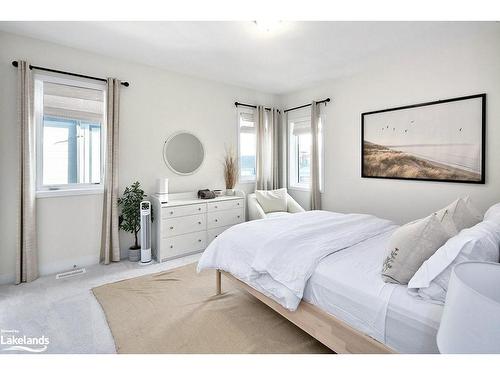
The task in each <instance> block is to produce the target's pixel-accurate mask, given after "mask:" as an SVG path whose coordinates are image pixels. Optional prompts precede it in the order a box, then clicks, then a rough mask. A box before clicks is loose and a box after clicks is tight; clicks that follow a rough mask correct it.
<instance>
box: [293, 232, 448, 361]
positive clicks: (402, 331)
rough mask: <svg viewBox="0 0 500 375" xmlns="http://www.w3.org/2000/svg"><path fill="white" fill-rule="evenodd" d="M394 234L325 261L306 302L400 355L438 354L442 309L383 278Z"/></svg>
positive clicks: (311, 283) (312, 281) (310, 284)
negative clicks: (381, 275)
mask: <svg viewBox="0 0 500 375" xmlns="http://www.w3.org/2000/svg"><path fill="white" fill-rule="evenodd" d="M391 234H392V231H391V232H388V233H384V234H382V235H379V236H376V237H373V238H371V239H369V240H366V241H364V242H361V243H359V244H357V245H355V246H352V247H350V248H348V249H345V250H343V251H341V252H338V253H335V254H332V255H330V256H328V257H326V258H324V259H323V260H322V261H321V262H320V264H319V265H318V267H317V268H316V270H315V272H314V273H313V275H312V276H311V278H310V279H309V281H308V283H307V286H306V289H305V291H304V296H303V299H304V300H305V301H307V302H309V303H312V304H314V305H316V306H318V307H320V308H321V309H323V310H325V311H326V312H328V313H330V314H332V315H334V316H335V317H337V318H339V319H341V320H343V321H344V322H346V323H347V324H349V325H350V326H351V327H353V328H355V329H357V330H359V331H361V332H363V333H365V334H367V335H369V336H371V337H373V338H375V339H377V340H379V341H380V342H383V343H384V344H386V345H387V346H389V347H390V348H392V349H394V350H395V351H396V352H399V353H437V352H438V349H437V346H436V334H437V330H438V328H439V321H440V318H441V314H442V309H443V307H442V306H441V305H437V304H432V303H429V302H426V301H423V300H420V299H418V298H417V297H414V296H411V295H409V294H408V292H407V288H406V286H403V285H395V284H387V283H384V282H383V281H382V278H381V277H380V272H381V267H382V261H383V257H384V254H385V249H386V244H387V241H388V239H389V237H390V235H391Z"/></svg>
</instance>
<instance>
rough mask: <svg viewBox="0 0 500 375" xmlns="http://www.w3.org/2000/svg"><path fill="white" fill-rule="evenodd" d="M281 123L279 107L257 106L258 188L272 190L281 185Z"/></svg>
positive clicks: (256, 186) (256, 184) (256, 182)
mask: <svg viewBox="0 0 500 375" xmlns="http://www.w3.org/2000/svg"><path fill="white" fill-rule="evenodd" d="M280 123H281V116H280V113H279V111H278V110H277V109H275V108H272V109H271V110H270V111H266V109H265V108H264V107H262V106H258V107H257V118H256V122H255V128H256V136H257V153H256V156H257V158H256V165H257V171H256V174H257V176H256V181H255V188H256V189H257V190H272V189H277V188H279V187H280V172H281V169H280V131H279V130H280Z"/></svg>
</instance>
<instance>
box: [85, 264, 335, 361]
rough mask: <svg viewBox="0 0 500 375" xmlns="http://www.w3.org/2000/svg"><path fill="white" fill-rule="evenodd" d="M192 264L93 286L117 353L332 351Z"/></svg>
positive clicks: (212, 274)
mask: <svg viewBox="0 0 500 375" xmlns="http://www.w3.org/2000/svg"><path fill="white" fill-rule="evenodd" d="M195 267H196V265H195V264H190V265H187V266H184V267H180V268H176V269H173V270H168V271H165V272H160V273H156V274H151V275H146V276H141V277H137V278H134V279H128V280H123V281H119V282H116V283H111V284H106V285H103V286H100V287H97V288H94V289H92V291H93V293H94V295H95V297H96V298H97V300H98V301H99V303H100V304H101V306H102V308H103V310H104V313H105V314H106V319H107V321H108V324H109V327H110V329H111V333H112V334H113V337H114V340H115V346H116V351H117V352H118V353H179V354H180V353H308V354H311V353H331V351H330V350H329V349H328V348H327V347H325V346H324V345H322V344H321V343H320V342H318V341H317V340H315V339H314V338H312V337H311V336H309V335H308V334H307V333H305V332H303V331H302V330H300V329H299V328H297V327H296V326H295V325H293V324H292V323H290V322H289V321H288V320H286V319H285V318H283V317H282V316H281V315H279V314H277V313H276V312H274V310H272V309H271V308H269V307H267V306H266V305H264V304H263V303H262V302H260V301H258V300H257V299H256V298H255V297H252V296H251V295H249V294H248V293H246V292H244V291H241V290H239V289H237V288H236V287H235V286H234V285H232V284H231V282H230V281H229V280H227V279H225V278H224V277H223V278H222V287H223V294H221V295H219V296H215V295H214V294H215V271H204V272H202V273H201V274H197V273H196V269H195Z"/></svg>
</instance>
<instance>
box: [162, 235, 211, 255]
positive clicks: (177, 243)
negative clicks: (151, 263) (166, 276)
mask: <svg viewBox="0 0 500 375" xmlns="http://www.w3.org/2000/svg"><path fill="white" fill-rule="evenodd" d="M205 247H207V232H206V231H202V232H195V233H189V234H183V235H181V236H175V237H170V238H166V239H163V240H162V252H161V260H160V261H161V262H163V261H165V260H167V259H169V258H175V257H178V256H181V255H184V254H188V253H192V252H195V251H201V250H203V249H205Z"/></svg>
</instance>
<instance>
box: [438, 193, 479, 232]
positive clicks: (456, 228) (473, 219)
mask: <svg viewBox="0 0 500 375" xmlns="http://www.w3.org/2000/svg"><path fill="white" fill-rule="evenodd" d="M474 211H476V210H475V209H474V208H473V207H472V205H471V203H470V199H469V198H468V197H467V198H466V199H463V198H459V199H457V200H456V201H454V202H453V203H451V204H450V205H448V206H446V207H445V208H443V209H441V210H439V211H438V212H436V216H437V218H438V220H439V221H440V222H441V224H442V225H443V226H444V227H445V228H446V230H447V231H448V232H450V233H452V234H453V235H456V234H458V232H460V231H461V230H462V229H465V228H470V227H472V226H474V225H476V224H477V223H479V222H480V221H481V218H480V217H478V214H476V213H475V212H474Z"/></svg>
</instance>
